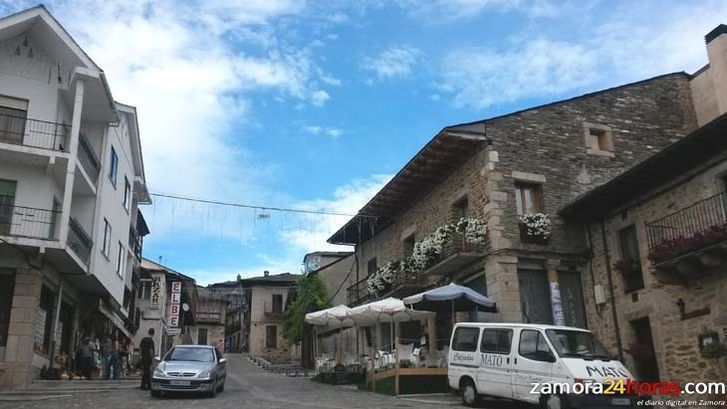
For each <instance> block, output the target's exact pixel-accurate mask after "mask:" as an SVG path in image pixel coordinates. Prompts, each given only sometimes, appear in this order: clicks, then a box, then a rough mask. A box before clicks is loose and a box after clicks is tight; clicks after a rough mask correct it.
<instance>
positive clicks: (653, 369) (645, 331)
mask: <svg viewBox="0 0 727 409" xmlns="http://www.w3.org/2000/svg"><path fill="white" fill-rule="evenodd" d="M631 328H632V329H633V331H634V335H635V339H636V351H637V352H636V351H635V352H636V353H634V354H633V357H634V362H635V363H636V377H637V378H638V379H639V381H641V382H659V366H658V365H657V362H656V353H655V351H654V338H653V337H652V335H651V323H650V321H649V317H644V318H639V319H637V320H633V321H631ZM633 349H634V348H632V350H633Z"/></svg>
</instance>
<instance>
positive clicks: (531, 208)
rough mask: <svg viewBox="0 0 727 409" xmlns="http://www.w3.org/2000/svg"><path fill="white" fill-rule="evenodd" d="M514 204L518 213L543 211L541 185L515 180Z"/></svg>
mask: <svg viewBox="0 0 727 409" xmlns="http://www.w3.org/2000/svg"><path fill="white" fill-rule="evenodd" d="M515 204H516V206H517V214H518V215H524V214H529V213H541V212H542V211H543V189H542V186H541V185H537V184H527V183H519V182H516V183H515Z"/></svg>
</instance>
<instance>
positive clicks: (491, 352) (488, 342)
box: [477, 328, 513, 398]
mask: <svg viewBox="0 0 727 409" xmlns="http://www.w3.org/2000/svg"><path fill="white" fill-rule="evenodd" d="M512 334H513V330H512V329H510V328H485V329H484V330H483V331H482V341H481V342H480V368H479V371H477V390H478V391H479V392H480V393H481V394H483V395H489V396H498V397H502V398H512V396H513V394H512V374H511V371H510V370H511V369H512V364H513V356H512Z"/></svg>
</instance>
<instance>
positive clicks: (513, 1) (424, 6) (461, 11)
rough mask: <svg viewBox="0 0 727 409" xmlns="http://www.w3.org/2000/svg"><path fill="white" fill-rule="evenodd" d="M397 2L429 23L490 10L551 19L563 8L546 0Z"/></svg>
mask: <svg viewBox="0 0 727 409" xmlns="http://www.w3.org/2000/svg"><path fill="white" fill-rule="evenodd" d="M398 3H399V5H400V6H401V7H402V8H404V9H406V10H407V11H408V12H409V14H411V15H412V16H414V17H417V18H418V19H420V20H422V21H424V22H426V23H430V24H439V23H442V22H447V23H449V22H452V21H454V20H460V19H470V18H474V17H477V16H479V15H481V14H483V13H485V12H492V11H494V12H510V11H516V12H519V13H523V14H525V15H527V16H528V17H533V18H536V17H554V16H556V15H558V14H559V12H560V10H561V9H562V8H564V7H565V5H564V4H561V5H560V6H556V5H555V4H554V3H553V2H552V1H549V0H431V1H418V0H398Z"/></svg>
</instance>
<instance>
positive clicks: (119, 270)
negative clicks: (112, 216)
mask: <svg viewBox="0 0 727 409" xmlns="http://www.w3.org/2000/svg"><path fill="white" fill-rule="evenodd" d="M125 259H126V252H125V251H124V245H123V244H121V242H119V258H118V259H117V260H116V274H118V275H119V277H121V278H123V277H124V260H125Z"/></svg>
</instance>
